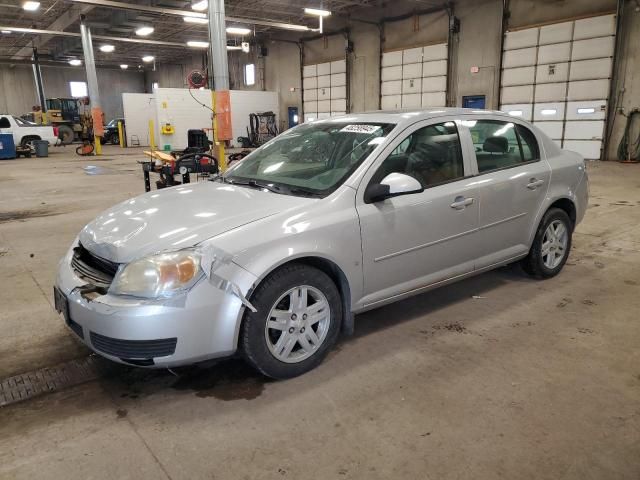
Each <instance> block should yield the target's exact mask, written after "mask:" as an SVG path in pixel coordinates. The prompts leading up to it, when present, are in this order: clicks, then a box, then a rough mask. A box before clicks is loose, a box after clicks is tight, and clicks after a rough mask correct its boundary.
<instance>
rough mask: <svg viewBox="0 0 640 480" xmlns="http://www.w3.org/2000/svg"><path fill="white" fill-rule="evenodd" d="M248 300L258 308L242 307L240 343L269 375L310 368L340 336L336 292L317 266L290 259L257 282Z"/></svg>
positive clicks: (281, 376) (280, 376)
mask: <svg viewBox="0 0 640 480" xmlns="http://www.w3.org/2000/svg"><path fill="white" fill-rule="evenodd" d="M305 292H306V293H305ZM305 294H306V299H305V296H304V295H305ZM251 303H252V304H253V306H254V307H255V308H256V309H257V312H252V311H251V310H249V309H247V310H246V312H245V315H244V320H243V323H242V330H241V336H240V342H241V349H242V352H243V354H244V356H245V358H246V359H247V361H248V362H249V363H250V364H251V365H252V366H254V367H255V368H256V369H257V370H259V371H260V372H261V373H263V374H264V375H266V376H268V377H271V378H275V379H286V378H292V377H296V376H298V375H302V374H303V373H306V372H308V371H309V370H312V369H313V368H315V367H317V366H318V365H319V364H320V363H321V362H322V360H323V359H324V357H325V356H326V355H327V353H328V352H329V351H330V350H331V348H332V347H333V345H334V344H335V342H336V340H337V338H338V334H339V332H340V324H341V323H342V302H341V298H340V293H339V291H338V289H337V287H336V285H335V283H334V282H333V280H331V278H330V277H329V276H328V275H327V274H326V273H324V272H323V271H321V270H319V269H317V268H314V267H310V266H308V265H303V264H295V263H294V264H290V265H286V266H284V267H282V268H280V269H278V270H276V271H275V272H273V273H272V274H270V275H269V276H268V277H267V278H266V279H265V280H264V281H263V282H261V283H260V285H259V286H258V288H256V290H255V292H254V293H253V295H252V296H251ZM305 312H306V313H305ZM267 322H269V325H267ZM305 346H306V348H305Z"/></svg>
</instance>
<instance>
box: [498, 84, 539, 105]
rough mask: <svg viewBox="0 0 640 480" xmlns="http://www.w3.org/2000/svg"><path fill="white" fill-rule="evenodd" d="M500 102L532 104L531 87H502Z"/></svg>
mask: <svg viewBox="0 0 640 480" xmlns="http://www.w3.org/2000/svg"><path fill="white" fill-rule="evenodd" d="M502 101H503V102H504V103H533V85H521V86H518V87H504V88H503V89H502Z"/></svg>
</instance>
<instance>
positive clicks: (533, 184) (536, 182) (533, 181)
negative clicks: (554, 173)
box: [527, 178, 544, 190]
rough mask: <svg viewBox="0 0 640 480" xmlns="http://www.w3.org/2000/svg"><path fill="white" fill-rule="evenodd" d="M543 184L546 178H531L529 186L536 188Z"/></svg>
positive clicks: (530, 188)
mask: <svg viewBox="0 0 640 480" xmlns="http://www.w3.org/2000/svg"><path fill="white" fill-rule="evenodd" d="M543 184H544V180H538V179H537V178H532V179H531V180H529V183H527V188H528V189H529V190H535V189H536V188H538V187H539V186H541V185H543Z"/></svg>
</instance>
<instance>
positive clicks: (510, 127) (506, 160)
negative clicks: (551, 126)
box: [469, 120, 540, 173]
mask: <svg viewBox="0 0 640 480" xmlns="http://www.w3.org/2000/svg"><path fill="white" fill-rule="evenodd" d="M469 132H470V133H471V139H472V140H473V146H474V149H475V152H476V159H477V161H478V172H479V173H485V172H490V171H493V170H500V169H503V168H510V167H516V166H518V165H521V164H523V163H526V162H531V161H535V160H538V159H539V158H540V154H539V149H538V144H537V141H536V139H535V136H534V135H533V133H531V131H530V130H529V129H527V128H524V127H521V126H520V125H516V124H514V123H512V122H504V121H500V120H477V121H471V122H469Z"/></svg>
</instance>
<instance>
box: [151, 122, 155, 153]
mask: <svg viewBox="0 0 640 480" xmlns="http://www.w3.org/2000/svg"><path fill="white" fill-rule="evenodd" d="M149 146H150V147H151V151H152V152H153V151H154V150H155V149H156V137H155V128H154V127H153V120H149Z"/></svg>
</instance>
